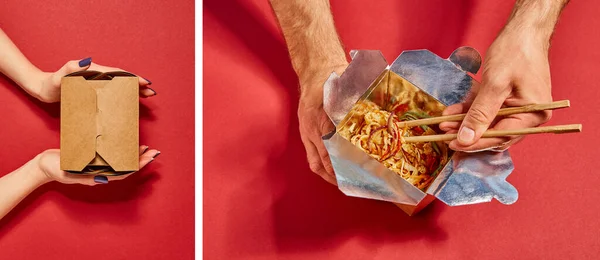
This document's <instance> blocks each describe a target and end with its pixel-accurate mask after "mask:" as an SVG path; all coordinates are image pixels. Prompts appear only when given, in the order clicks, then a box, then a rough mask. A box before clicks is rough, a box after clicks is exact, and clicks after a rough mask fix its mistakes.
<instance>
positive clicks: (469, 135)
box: [457, 84, 510, 147]
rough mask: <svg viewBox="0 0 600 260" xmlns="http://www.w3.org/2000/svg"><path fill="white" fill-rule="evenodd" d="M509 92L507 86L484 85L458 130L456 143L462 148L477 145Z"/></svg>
mask: <svg viewBox="0 0 600 260" xmlns="http://www.w3.org/2000/svg"><path fill="white" fill-rule="evenodd" d="M509 91H510V89H509V88H508V87H507V86H500V85H492V84H488V85H485V86H483V87H482V88H481V89H480V90H479V92H478V93H477V96H476V97H475V99H474V100H473V103H472V104H471V107H470V108H469V111H468V112H467V115H466V116H465V119H463V122H462V124H461V126H460V128H459V130H458V139H457V142H458V143H460V145H461V146H462V147H469V146H471V145H474V144H475V143H477V141H478V140H479V139H480V138H481V135H482V134H483V132H485V131H486V130H487V129H488V127H489V126H490V124H491V123H492V121H494V118H495V117H496V114H498V110H500V107H502V103H503V102H504V100H505V99H506V98H507V97H508V94H509V93H508V92H509Z"/></svg>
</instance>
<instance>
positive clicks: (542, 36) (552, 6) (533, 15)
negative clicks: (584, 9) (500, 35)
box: [504, 0, 569, 48]
mask: <svg viewBox="0 0 600 260" xmlns="http://www.w3.org/2000/svg"><path fill="white" fill-rule="evenodd" d="M568 2H569V0H517V2H516V3H515V6H514V8H513V10H512V13H511V15H510V18H509V19H508V22H507V24H506V27H505V28H504V31H519V32H525V33H527V34H529V35H530V36H532V37H535V38H536V39H537V40H540V41H541V42H543V43H544V44H545V47H546V48H547V47H549V45H550V39H551V37H552V33H553V32H554V27H555V25H556V23H557V22H558V17H559V16H560V13H561V11H562V9H563V8H564V7H565V6H566V5H567V3H568Z"/></svg>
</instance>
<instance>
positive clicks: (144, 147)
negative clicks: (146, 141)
mask: <svg viewBox="0 0 600 260" xmlns="http://www.w3.org/2000/svg"><path fill="white" fill-rule="evenodd" d="M148 148H149V147H148V146H147V145H140V151H139V154H140V156H142V154H144V153H145V152H146V151H148Z"/></svg>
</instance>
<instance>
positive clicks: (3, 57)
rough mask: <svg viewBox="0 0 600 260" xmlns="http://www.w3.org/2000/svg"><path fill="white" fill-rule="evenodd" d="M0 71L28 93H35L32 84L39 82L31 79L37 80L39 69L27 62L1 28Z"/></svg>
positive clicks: (34, 94)
mask: <svg viewBox="0 0 600 260" xmlns="http://www.w3.org/2000/svg"><path fill="white" fill-rule="evenodd" d="M0 73H2V74H4V75H6V76H7V77H9V78H10V79H12V80H13V81H14V82H15V83H17V84H18V85H19V86H21V87H22V88H23V89H24V90H25V91H27V92H28V93H29V94H32V95H33V96H36V95H37V92H38V90H37V89H35V87H34V86H38V85H39V84H35V82H33V81H36V80H39V79H38V77H37V76H38V75H39V74H41V71H40V70H39V69H38V68H37V67H36V66H34V65H33V64H31V62H29V60H28V59H27V58H26V57H25V55H23V53H21V51H20V50H19V48H17V46H15V44H14V43H13V42H12V41H11V40H10V38H8V36H7V35H6V34H5V33H4V31H2V29H0Z"/></svg>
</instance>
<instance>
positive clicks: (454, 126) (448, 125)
mask: <svg viewBox="0 0 600 260" xmlns="http://www.w3.org/2000/svg"><path fill="white" fill-rule="evenodd" d="M439 126H440V130H442V131H444V132H446V133H448V132H449V131H452V130H457V131H458V128H459V127H460V122H442V123H440V125H439Z"/></svg>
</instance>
